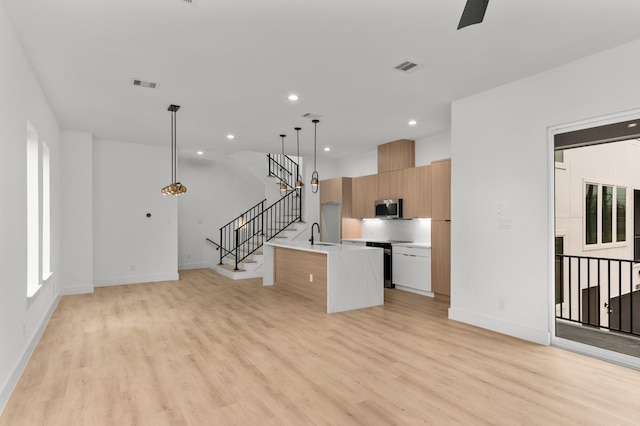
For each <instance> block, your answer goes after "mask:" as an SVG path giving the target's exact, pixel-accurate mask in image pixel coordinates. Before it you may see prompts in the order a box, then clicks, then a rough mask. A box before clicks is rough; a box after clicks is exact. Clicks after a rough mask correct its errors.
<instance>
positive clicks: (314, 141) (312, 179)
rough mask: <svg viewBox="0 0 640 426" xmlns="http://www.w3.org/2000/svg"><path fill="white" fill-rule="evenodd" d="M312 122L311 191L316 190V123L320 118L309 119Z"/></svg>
mask: <svg viewBox="0 0 640 426" xmlns="http://www.w3.org/2000/svg"><path fill="white" fill-rule="evenodd" d="M311 122H312V123H313V173H312V174H311V192H313V193H314V194H315V193H316V192H318V170H317V168H316V151H317V149H316V146H317V144H316V142H317V133H318V123H319V122H320V120H311Z"/></svg>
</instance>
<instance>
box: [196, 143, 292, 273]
mask: <svg viewBox="0 0 640 426" xmlns="http://www.w3.org/2000/svg"><path fill="white" fill-rule="evenodd" d="M267 158H268V163H269V176H275V177H277V178H278V179H279V180H280V181H281V182H284V183H285V184H286V186H287V192H286V194H285V195H284V196H282V197H281V198H280V199H279V200H278V201H276V202H274V203H273V204H271V205H270V206H268V207H266V208H265V206H264V204H265V202H266V201H267V200H266V199H264V200H262V201H260V202H259V203H257V204H256V205H254V206H253V207H251V208H249V209H247V210H246V211H245V212H244V213H242V214H240V215H238V216H237V217H236V218H235V219H233V220H231V221H230V222H229V223H227V224H226V225H224V226H223V227H221V228H220V244H218V243H216V242H215V241H212V240H210V239H209V238H207V241H209V242H211V243H212V244H214V245H215V246H216V250H220V263H219V264H220V265H222V264H223V259H224V258H226V257H227V256H233V257H234V263H235V267H234V270H236V271H237V270H239V268H238V265H239V264H240V263H241V262H242V261H243V260H245V259H246V258H248V257H249V256H250V255H252V254H253V253H255V252H256V251H257V250H258V249H259V248H261V247H262V245H263V244H264V243H265V241H269V240H271V239H272V238H274V237H276V236H277V235H279V234H280V233H282V232H283V231H284V230H285V229H286V228H287V227H288V226H290V225H291V224H292V223H294V222H300V221H301V220H302V189H295V181H296V180H297V178H298V173H299V170H300V168H299V165H298V163H296V162H295V161H293V160H292V159H291V158H290V157H288V156H287V155H282V154H267ZM294 173H295V174H294Z"/></svg>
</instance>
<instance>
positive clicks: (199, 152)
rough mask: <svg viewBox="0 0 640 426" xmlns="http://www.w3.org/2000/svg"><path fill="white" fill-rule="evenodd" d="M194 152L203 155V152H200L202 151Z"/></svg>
mask: <svg viewBox="0 0 640 426" xmlns="http://www.w3.org/2000/svg"><path fill="white" fill-rule="evenodd" d="M196 154H198V155H203V154H204V152H202V151H198V152H196Z"/></svg>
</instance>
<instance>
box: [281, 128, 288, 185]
mask: <svg viewBox="0 0 640 426" xmlns="http://www.w3.org/2000/svg"><path fill="white" fill-rule="evenodd" d="M280 137H281V138H282V159H281V161H282V162H283V163H284V138H286V137H287V135H280ZM280 170H281V171H282V166H280ZM285 192H287V184H286V183H285V182H284V180H283V179H282V177H280V194H284V193H285Z"/></svg>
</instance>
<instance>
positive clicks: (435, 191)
mask: <svg viewBox="0 0 640 426" xmlns="http://www.w3.org/2000/svg"><path fill="white" fill-rule="evenodd" d="M431 187H432V192H431V218H432V219H433V220H451V160H441V161H434V162H433V163H431Z"/></svg>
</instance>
